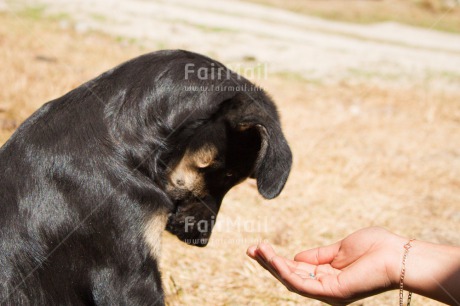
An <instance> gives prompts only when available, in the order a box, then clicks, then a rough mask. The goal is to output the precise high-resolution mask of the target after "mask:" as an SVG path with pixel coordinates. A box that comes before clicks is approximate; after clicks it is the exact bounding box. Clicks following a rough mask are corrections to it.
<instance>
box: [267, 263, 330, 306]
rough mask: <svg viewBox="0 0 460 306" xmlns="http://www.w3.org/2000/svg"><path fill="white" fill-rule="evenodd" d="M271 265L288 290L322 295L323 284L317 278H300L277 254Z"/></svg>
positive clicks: (311, 295) (309, 294)
mask: <svg viewBox="0 0 460 306" xmlns="http://www.w3.org/2000/svg"><path fill="white" fill-rule="evenodd" d="M272 266H273V267H274V269H275V270H276V272H277V274H278V275H279V278H280V279H281V281H282V283H283V284H284V285H285V286H286V287H287V288H288V289H289V290H291V291H293V292H296V293H298V294H302V295H305V296H309V297H315V296H324V289H323V286H322V284H321V283H320V282H319V281H318V280H317V279H311V278H302V277H301V276H300V275H298V274H296V273H295V272H293V271H291V269H290V268H289V267H288V266H287V264H286V262H285V261H284V260H282V258H280V257H278V256H276V257H274V258H273V260H272Z"/></svg>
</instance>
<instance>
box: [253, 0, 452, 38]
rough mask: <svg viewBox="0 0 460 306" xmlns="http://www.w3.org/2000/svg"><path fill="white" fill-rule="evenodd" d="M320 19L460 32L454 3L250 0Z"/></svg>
mask: <svg viewBox="0 0 460 306" xmlns="http://www.w3.org/2000/svg"><path fill="white" fill-rule="evenodd" d="M249 1H251V2H255V3H260V4H267V5H271V6H275V7H279V8H284V9H288V10H291V11H294V12H300V13H305V14H308V15H316V16H319V17H322V18H327V19H332V20H340V21H348V22H359V23H375V22H384V21H395V22H401V23H405V24H409V25H414V26H421V27H428V28H433V29H436V30H443V31H448V32H455V33H459V32H460V2H458V1H457V0H379V1H370V0H351V1H343V0H249Z"/></svg>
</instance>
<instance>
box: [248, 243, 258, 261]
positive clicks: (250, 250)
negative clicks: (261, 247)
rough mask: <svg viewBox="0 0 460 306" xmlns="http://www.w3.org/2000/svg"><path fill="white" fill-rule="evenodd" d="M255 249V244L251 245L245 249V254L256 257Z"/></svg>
mask: <svg viewBox="0 0 460 306" xmlns="http://www.w3.org/2000/svg"><path fill="white" fill-rule="evenodd" d="M256 250H257V246H256V245H251V246H250V247H249V248H248V250H247V251H246V254H247V255H248V256H249V257H251V258H252V259H256V256H257V255H256Z"/></svg>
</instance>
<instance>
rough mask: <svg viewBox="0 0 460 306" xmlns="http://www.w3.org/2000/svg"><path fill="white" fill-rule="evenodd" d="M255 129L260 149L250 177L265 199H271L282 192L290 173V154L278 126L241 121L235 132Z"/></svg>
mask: <svg viewBox="0 0 460 306" xmlns="http://www.w3.org/2000/svg"><path fill="white" fill-rule="evenodd" d="M248 129H256V130H257V131H258V133H259V136H260V142H261V143H260V149H259V152H258V155H257V159H256V162H255V166H254V172H253V174H252V175H251V177H253V178H255V179H256V180H257V189H258V190H259V193H260V194H261V195H262V196H263V197H264V198H266V199H273V198H275V197H276V196H278V195H279V194H280V192H281V190H283V187H284V185H285V184H286V181H287V179H288V176H289V172H290V171H291V165H292V153H291V150H290V148H289V145H288V144H287V141H286V139H285V138H284V135H283V133H282V131H281V128H280V127H279V125H278V124H270V125H268V124H265V125H264V124H262V123H258V122H251V121H242V122H240V123H238V124H237V130H239V131H242V132H243V131H246V130H248Z"/></svg>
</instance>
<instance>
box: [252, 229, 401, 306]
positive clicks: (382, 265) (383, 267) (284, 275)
mask: <svg viewBox="0 0 460 306" xmlns="http://www.w3.org/2000/svg"><path fill="white" fill-rule="evenodd" d="M395 244H401V245H404V239H403V238H402V237H399V236H396V235H394V234H391V233H390V232H388V231H386V230H384V229H382V228H374V227H373V228H367V229H363V230H360V231H358V232H355V233H353V234H351V235H350V236H348V237H346V238H345V239H343V240H341V241H339V242H337V243H335V244H332V245H330V246H326V247H320V248H315V249H311V250H307V251H303V252H300V253H299V254H297V255H296V256H295V257H294V260H291V259H288V258H285V257H283V256H279V255H277V254H276V253H275V251H274V250H273V248H272V247H271V246H270V245H268V244H260V245H258V246H252V247H250V248H249V249H248V255H249V256H250V257H251V258H253V259H255V260H257V261H258V262H259V264H261V265H262V266H263V267H264V268H265V269H267V270H268V271H269V272H270V273H271V274H272V275H273V276H275V277H276V278H277V279H278V280H279V281H281V282H282V283H283V284H284V285H285V286H286V287H287V288H288V289H289V290H291V291H293V292H296V293H298V294H301V295H303V296H306V297H310V298H315V299H318V300H321V301H324V302H326V303H329V304H335V305H339V304H348V303H351V302H353V301H356V300H358V299H361V298H364V297H367V296H371V295H374V294H376V293H379V292H383V291H386V290H390V289H393V288H396V287H397V279H398V273H399V271H395V269H394V268H393V267H396V266H398V264H397V262H398V261H399V259H400V257H401V256H402V254H400V253H397V254H396V253H395V251H394V250H395V249H396V250H400V249H402V247H401V248H394V247H393V246H394V245H395Z"/></svg>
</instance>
